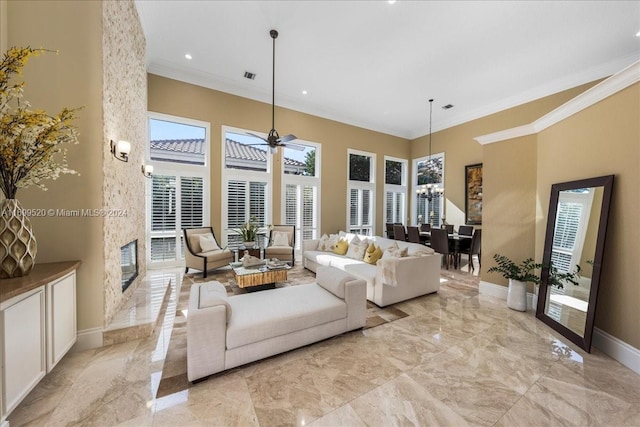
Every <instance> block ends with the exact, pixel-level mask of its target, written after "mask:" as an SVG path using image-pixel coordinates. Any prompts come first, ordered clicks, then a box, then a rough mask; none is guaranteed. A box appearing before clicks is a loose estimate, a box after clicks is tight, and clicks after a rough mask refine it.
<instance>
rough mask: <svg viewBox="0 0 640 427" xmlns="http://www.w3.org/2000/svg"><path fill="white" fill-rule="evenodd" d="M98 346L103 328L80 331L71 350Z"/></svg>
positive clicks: (100, 344) (100, 342) (100, 345)
mask: <svg viewBox="0 0 640 427" xmlns="http://www.w3.org/2000/svg"><path fill="white" fill-rule="evenodd" d="M97 347H102V328H91V329H85V330H84V331H78V339H77V340H76V343H75V344H74V345H73V347H72V348H71V351H82V350H88V349H90V348H97ZM0 427H4V426H0Z"/></svg>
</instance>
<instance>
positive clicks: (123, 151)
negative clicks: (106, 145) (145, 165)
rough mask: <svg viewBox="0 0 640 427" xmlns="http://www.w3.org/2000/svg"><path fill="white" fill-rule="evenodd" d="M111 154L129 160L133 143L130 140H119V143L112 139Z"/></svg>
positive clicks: (125, 160)
mask: <svg viewBox="0 0 640 427" xmlns="http://www.w3.org/2000/svg"><path fill="white" fill-rule="evenodd" d="M110 143H111V154H113V157H115V158H116V159H118V160H120V161H122V162H128V161H129V153H130V152H131V143H129V141H118V142H117V143H116V142H114V141H113V140H111V142H110Z"/></svg>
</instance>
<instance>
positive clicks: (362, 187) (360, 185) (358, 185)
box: [346, 148, 377, 236]
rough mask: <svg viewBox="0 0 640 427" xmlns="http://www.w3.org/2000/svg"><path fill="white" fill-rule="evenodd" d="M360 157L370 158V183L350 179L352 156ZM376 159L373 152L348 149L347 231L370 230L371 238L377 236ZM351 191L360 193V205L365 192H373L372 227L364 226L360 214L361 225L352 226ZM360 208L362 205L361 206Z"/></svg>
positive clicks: (370, 208)
mask: <svg viewBox="0 0 640 427" xmlns="http://www.w3.org/2000/svg"><path fill="white" fill-rule="evenodd" d="M352 154H353V155H358V156H366V157H369V158H370V159H371V160H370V170H369V182H366V181H352V180H350V179H349V177H350V175H351V174H350V172H351V155H352ZM376 159H377V155H376V153H372V152H368V151H361V150H355V149H352V148H348V149H347V196H346V198H347V221H346V224H347V227H346V228H347V231H351V229H353V228H358V229H360V230H364V229H367V230H370V235H371V236H375V235H376V234H375V233H376ZM351 190H357V191H358V200H359V203H360V202H361V201H362V199H363V191H370V192H371V199H370V205H369V210H370V212H369V214H370V217H371V218H370V219H371V220H370V223H371V224H370V225H368V226H366V225H363V224H362V217H361V215H360V214H359V215H358V217H359V224H351ZM359 206H360V204H359ZM358 234H364V233H358Z"/></svg>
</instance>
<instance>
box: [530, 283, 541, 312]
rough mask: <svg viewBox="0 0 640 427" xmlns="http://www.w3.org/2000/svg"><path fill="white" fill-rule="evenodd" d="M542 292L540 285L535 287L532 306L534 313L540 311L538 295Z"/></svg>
mask: <svg viewBox="0 0 640 427" xmlns="http://www.w3.org/2000/svg"><path fill="white" fill-rule="evenodd" d="M539 292H540V285H533V298H532V300H531V306H532V307H533V311H536V310H537V309H538V293H539Z"/></svg>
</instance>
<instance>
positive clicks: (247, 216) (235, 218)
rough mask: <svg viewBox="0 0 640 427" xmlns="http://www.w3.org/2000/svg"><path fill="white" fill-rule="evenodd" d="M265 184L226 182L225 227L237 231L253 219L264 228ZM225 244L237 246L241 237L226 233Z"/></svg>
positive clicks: (265, 207) (239, 181) (238, 181)
mask: <svg viewBox="0 0 640 427" xmlns="http://www.w3.org/2000/svg"><path fill="white" fill-rule="evenodd" d="M267 208H268V206H267V183H266V182H260V181H243V180H238V179H230V180H229V181H228V182H227V226H228V228H230V229H237V228H240V227H241V226H242V224H244V223H246V222H249V220H251V219H252V218H255V221H256V223H257V224H258V225H259V226H264V225H265V223H266V218H267ZM227 243H228V244H230V245H239V244H241V243H242V236H240V235H239V234H236V233H234V232H230V233H227Z"/></svg>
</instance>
